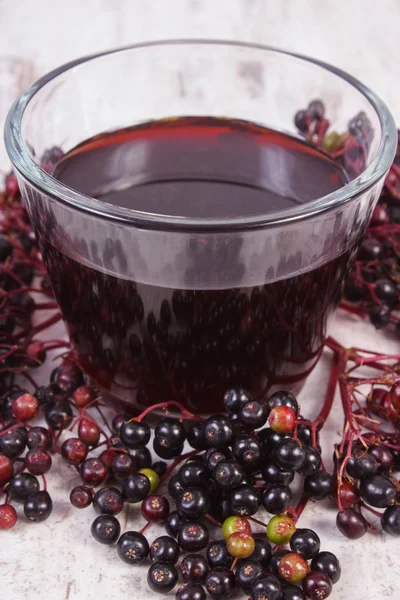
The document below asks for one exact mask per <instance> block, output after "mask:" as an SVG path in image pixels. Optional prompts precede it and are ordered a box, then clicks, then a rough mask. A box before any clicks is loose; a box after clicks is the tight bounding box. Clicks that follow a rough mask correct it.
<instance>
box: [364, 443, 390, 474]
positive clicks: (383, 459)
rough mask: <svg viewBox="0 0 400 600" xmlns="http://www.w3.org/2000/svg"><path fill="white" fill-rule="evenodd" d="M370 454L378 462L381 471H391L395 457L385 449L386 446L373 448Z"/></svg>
mask: <svg viewBox="0 0 400 600" xmlns="http://www.w3.org/2000/svg"><path fill="white" fill-rule="evenodd" d="M368 452H369V454H371V456H373V457H374V459H375V460H376V462H377V464H378V470H379V471H385V472H387V471H391V469H392V467H393V464H394V456H393V453H392V452H391V451H390V449H389V448H385V446H372V448H370V450H369V451H368Z"/></svg>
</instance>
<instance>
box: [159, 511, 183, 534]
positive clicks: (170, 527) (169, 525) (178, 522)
mask: <svg viewBox="0 0 400 600" xmlns="http://www.w3.org/2000/svg"><path fill="white" fill-rule="evenodd" d="M186 522H187V519H185V517H184V516H183V515H180V514H179V513H178V511H177V510H173V511H172V512H170V513H169V515H168V517H167V518H166V519H165V522H164V527H165V531H166V532H167V533H168V535H171V536H173V537H176V536H177V535H178V533H179V530H180V528H181V527H182V525H184V524H185V523H186Z"/></svg>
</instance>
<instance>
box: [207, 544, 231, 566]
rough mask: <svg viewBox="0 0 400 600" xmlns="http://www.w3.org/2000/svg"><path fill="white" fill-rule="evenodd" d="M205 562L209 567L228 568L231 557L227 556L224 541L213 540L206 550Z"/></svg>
mask: <svg viewBox="0 0 400 600" xmlns="http://www.w3.org/2000/svg"><path fill="white" fill-rule="evenodd" d="M207 560H208V564H209V565H210V567H211V568H212V569H213V568H215V567H230V566H231V565H232V563H233V556H232V555H231V554H229V552H228V549H227V547H226V542H225V540H215V541H214V542H211V543H210V544H209V546H208V548H207Z"/></svg>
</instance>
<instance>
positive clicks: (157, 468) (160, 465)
mask: <svg viewBox="0 0 400 600" xmlns="http://www.w3.org/2000/svg"><path fill="white" fill-rule="evenodd" d="M151 468H152V470H153V471H154V473H156V475H158V477H159V478H160V477H162V476H163V475H165V473H166V472H167V469H168V465H167V463H166V462H165V461H164V460H157V461H156V462H154V463H153V464H152V467H151Z"/></svg>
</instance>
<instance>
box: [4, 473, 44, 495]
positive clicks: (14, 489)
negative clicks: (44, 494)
mask: <svg viewBox="0 0 400 600" xmlns="http://www.w3.org/2000/svg"><path fill="white" fill-rule="evenodd" d="M38 491H39V481H38V480H37V478H36V477H35V476H34V475H31V474H30V473H20V474H19V475H14V477H12V478H11V479H10V484H9V486H8V488H7V492H8V494H9V496H10V498H11V499H12V500H15V501H16V502H24V501H25V500H26V499H27V498H28V496H29V495H30V494H32V493H33V492H38Z"/></svg>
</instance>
